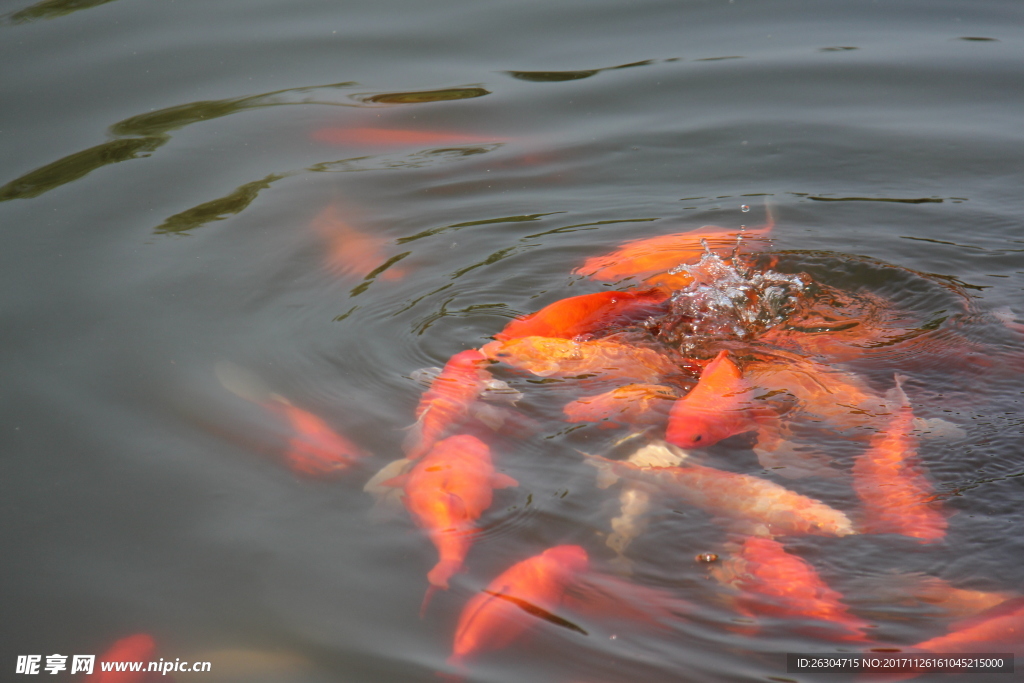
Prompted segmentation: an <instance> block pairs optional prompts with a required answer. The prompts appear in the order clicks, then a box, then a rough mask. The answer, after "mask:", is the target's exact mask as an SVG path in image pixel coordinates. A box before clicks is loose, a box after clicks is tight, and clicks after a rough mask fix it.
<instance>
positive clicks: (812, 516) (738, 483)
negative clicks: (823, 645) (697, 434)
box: [587, 456, 857, 536]
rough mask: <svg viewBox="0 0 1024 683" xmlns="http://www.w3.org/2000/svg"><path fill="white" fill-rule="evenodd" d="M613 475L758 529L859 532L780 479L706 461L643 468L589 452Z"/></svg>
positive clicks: (787, 532) (834, 533) (823, 533)
mask: <svg viewBox="0 0 1024 683" xmlns="http://www.w3.org/2000/svg"><path fill="white" fill-rule="evenodd" d="M587 457H588V458H589V459H590V460H591V461H592V463H593V464H594V466H595V467H597V468H598V470H600V471H601V472H602V474H603V475H605V476H606V475H607V473H608V472H612V473H614V474H615V475H617V476H619V477H624V478H626V479H631V480H634V481H638V482H643V483H646V484H648V485H652V486H654V487H656V488H659V489H661V490H663V491H665V492H667V493H669V494H671V495H674V496H676V497H678V498H681V499H682V500H684V501H686V502H687V503H689V504H690V505H693V506H696V507H699V508H701V509H702V510H705V511H706V512H709V513H711V514H713V515H716V516H720V517H725V518H727V519H730V520H734V521H735V522H738V523H740V525H741V526H743V527H750V526H753V528H754V530H756V531H766V532H767V533H770V534H772V535H777V536H789V535H804V534H815V535H818V536H849V535H851V534H855V533H857V532H856V531H855V530H854V528H853V523H852V522H851V521H850V518H849V517H847V516H846V515H845V514H843V513H842V512H840V511H839V510H835V509H833V508H831V507H829V506H828V505H825V503H822V502H821V501H820V500H815V499H814V498H810V497H808V496H804V495H801V494H799V493H795V492H793V491H790V490H789V489H787V488H785V487H783V486H779V485H778V484H776V483H775V482H772V481H768V480H767V479H761V478H759V477H754V476H751V475H749V474H736V473H735V472H726V471H724V470H717V469H715V468H713V467H703V466H701V465H683V466H680V467H640V466H638V465H635V464H633V463H631V462H628V461H618V460H608V459H606V458H601V457H597V456H587Z"/></svg>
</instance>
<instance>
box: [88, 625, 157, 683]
mask: <svg viewBox="0 0 1024 683" xmlns="http://www.w3.org/2000/svg"><path fill="white" fill-rule="evenodd" d="M154 652H156V641H154V640H153V636H151V635H149V634H148V633H136V634H135V635H131V636H128V637H127V638H122V639H121V640H119V641H117V642H116V643H114V644H113V645H111V646H110V649H108V650H107V651H106V652H104V653H103V654H102V655H100V656H99V657H97V658H96V664H95V667H94V671H95V672H96V683H142V682H143V681H145V680H147V673H146V671H145V669H146V667H147V665H148V662H150V661H151V660H152V659H153V653H154ZM103 662H146V664H143V665H142V667H143V671H104V670H103V668H102V667H101V664H102V663H103Z"/></svg>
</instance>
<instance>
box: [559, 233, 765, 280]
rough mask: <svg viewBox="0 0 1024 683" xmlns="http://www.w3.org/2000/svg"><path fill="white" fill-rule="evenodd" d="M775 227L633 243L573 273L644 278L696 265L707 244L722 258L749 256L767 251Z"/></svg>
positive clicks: (595, 258) (602, 277) (597, 277)
mask: <svg viewBox="0 0 1024 683" xmlns="http://www.w3.org/2000/svg"><path fill="white" fill-rule="evenodd" d="M773 225H774V224H773V223H771V222H769V223H768V224H767V225H765V226H764V227H761V228H756V229H753V230H730V229H728V228H720V227H717V226H714V225H705V226H704V227H701V228H698V229H696V230H691V231H690V232H681V233H676V234H673V235H662V236H660V237H651V238H648V239H641V240H633V241H632V242H626V243H625V244H624V245H622V246H621V247H619V248H618V249H616V250H615V251H613V252H611V253H609V254H605V255H604V256H593V257H591V258H589V259H587V260H586V261H584V263H583V265H582V266H580V267H579V268H577V269H576V270H574V271H573V272H574V273H576V274H580V275H586V276H587V277H590V278H592V279H594V280H602V281H605V282H610V281H614V280H619V279H622V278H624V277H630V276H635V277H645V276H649V275H652V274H654V273H657V272H660V271H668V270H671V269H672V268H675V267H676V266H678V265H682V264H693V263H696V262H697V261H699V260H700V258H701V256H703V255H704V254H705V253H707V250H706V249H705V248H704V244H703V242H706V243H707V245H708V249H710V250H712V251H714V252H716V253H719V252H720V253H721V254H722V255H727V254H729V253H730V252H731V251H732V250H733V249H738V250H741V251H746V252H750V251H754V250H756V249H758V248H764V247H765V246H767V244H768V234H769V233H770V232H771V229H772V227H773ZM741 236H742V239H741V240H739V243H738V244H737V241H738V238H740V237H741Z"/></svg>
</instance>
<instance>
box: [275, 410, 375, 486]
mask: <svg viewBox="0 0 1024 683" xmlns="http://www.w3.org/2000/svg"><path fill="white" fill-rule="evenodd" d="M267 407H268V408H270V409H271V410H274V411H275V412H278V413H279V414H281V415H284V417H285V418H287V420H288V422H289V423H290V424H291V428H292V436H291V438H290V439H288V448H287V450H286V451H285V454H284V457H285V460H286V462H287V463H288V466H289V467H290V468H291V469H292V470H293V471H295V472H298V473H299V474H308V475H311V476H314V477H317V476H323V475H328V474H334V473H336V472H339V471H341V470H345V469H348V468H349V467H351V466H352V465H353V464H355V463H356V462H358V461H359V460H362V459H363V458H365V457H367V456H368V455H369V454H368V453H367V452H366V451H364V450H363V449H361V448H360V447H359V446H357V445H356V444H355V443H353V442H352V441H351V440H349V439H348V438H347V437H345V436H342V435H341V434H340V433H338V432H337V431H335V430H334V429H332V428H331V427H330V426H329V425H328V424H327V423H326V422H324V421H323V420H322V419H321V418H319V417H317V416H316V415H314V414H313V413H311V412H309V411H307V410H303V409H302V408H297V407H296V406H294V405H292V404H291V403H288V402H287V401H284V400H280V401H278V402H276V403H272V404H267Z"/></svg>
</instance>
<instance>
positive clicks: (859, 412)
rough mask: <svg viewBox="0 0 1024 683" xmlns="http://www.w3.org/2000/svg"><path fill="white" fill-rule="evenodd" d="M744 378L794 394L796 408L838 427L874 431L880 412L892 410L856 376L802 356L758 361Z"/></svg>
mask: <svg viewBox="0 0 1024 683" xmlns="http://www.w3.org/2000/svg"><path fill="white" fill-rule="evenodd" d="M744 377H745V379H746V381H747V382H748V384H749V386H752V387H756V388H758V389H763V390H765V392H766V393H772V394H788V395H789V396H792V397H793V399H794V400H795V403H796V405H795V406H793V408H792V410H793V411H795V412H799V413H802V414H805V415H810V416H812V417H813V418H815V419H816V420H818V421H822V422H825V423H827V424H828V425H830V426H831V427H834V428H836V429H856V428H867V429H870V430H871V431H872V432H873V431H874V430H875V429H877V427H878V426H879V415H887V414H888V413H889V406H888V404H887V403H886V401H885V400H884V398H883V397H882V396H880V395H879V394H878V393H876V392H875V391H873V390H872V389H871V388H870V387H868V386H867V385H866V384H865V383H864V382H863V381H862V380H861V379H860V378H858V377H857V376H856V375H853V374H851V373H848V372H844V371H842V370H838V369H836V368H832V367H829V366H827V365H823V364H821V363H816V362H813V361H808V360H805V359H802V358H796V357H789V358H775V359H772V360H762V361H755V362H752V363H750V364H748V365H747V367H746V369H745V375H744Z"/></svg>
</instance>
